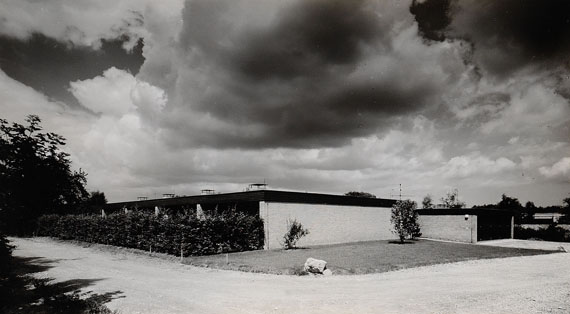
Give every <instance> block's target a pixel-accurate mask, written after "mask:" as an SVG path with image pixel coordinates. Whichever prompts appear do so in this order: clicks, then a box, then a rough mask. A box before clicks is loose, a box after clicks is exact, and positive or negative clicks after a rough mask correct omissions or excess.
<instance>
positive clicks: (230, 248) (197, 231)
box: [38, 211, 264, 256]
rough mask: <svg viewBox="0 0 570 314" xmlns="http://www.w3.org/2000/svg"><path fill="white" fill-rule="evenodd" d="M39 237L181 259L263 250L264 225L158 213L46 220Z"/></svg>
mask: <svg viewBox="0 0 570 314" xmlns="http://www.w3.org/2000/svg"><path fill="white" fill-rule="evenodd" d="M38 225H39V227H38V235H40V236H50V237H55V238H60V239H63V240H78V241H85V242H91V243H101V244H109V245H115V246H122V247H128V248H135V249H141V250H147V251H148V250H152V251H153V252H160V253H167V254H172V255H176V256H180V255H181V254H182V255H183V256H189V255H209V254H217V253H225V252H240V251H249V250H257V249H261V248H263V241H264V232H263V220H262V219H261V218H259V217H257V216H249V215H246V214H244V213H241V212H237V211H227V212H223V213H221V214H212V215H208V216H207V217H206V218H205V219H203V220H199V219H197V218H196V217H195V216H184V217H182V216H180V217H178V216H170V217H169V218H166V217H165V216H158V217H157V216H155V215H154V214H153V213H144V212H135V211H133V212H129V213H128V214H125V213H116V214H111V215H108V216H107V217H106V218H103V217H101V216H98V215H65V216H58V215H46V216H42V217H40V218H39V220H38Z"/></svg>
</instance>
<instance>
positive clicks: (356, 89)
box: [170, 0, 439, 148]
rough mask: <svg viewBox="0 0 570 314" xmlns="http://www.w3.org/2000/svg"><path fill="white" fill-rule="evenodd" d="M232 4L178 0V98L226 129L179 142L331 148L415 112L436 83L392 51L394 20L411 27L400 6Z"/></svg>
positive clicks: (318, 0) (320, 1)
mask: <svg viewBox="0 0 570 314" xmlns="http://www.w3.org/2000/svg"><path fill="white" fill-rule="evenodd" d="M245 2H246V3H248V2H247V1H245ZM234 3H235V2H232V1H191V2H189V3H187V5H186V9H185V12H184V23H185V24H184V28H183V31H182V34H181V36H180V47H181V49H182V51H183V54H184V55H185V61H186V62H187V63H186V66H187V67H188V70H189V71H190V72H189V74H187V76H186V77H187V78H188V79H187V81H186V82H184V83H180V82H179V84H181V85H182V86H188V90H185V91H183V92H182V93H183V94H184V96H182V98H183V99H184V103H185V106H187V104H189V106H191V107H192V109H193V110H197V111H198V112H201V113H202V114H206V115H208V116H211V117H214V118H216V119H218V120H221V121H222V123H223V124H224V125H225V126H227V125H235V126H236V127H235V128H234V129H233V130H231V131H228V130H227V129H223V131H222V129H221V128H220V129H216V128H213V129H212V131H209V132H205V131H203V132H200V134H196V133H195V132H194V133H193V134H192V137H191V138H190V137H186V138H185V139H179V140H181V141H184V140H193V141H194V142H197V143H198V144H200V145H206V146H210V145H212V146H216V147H250V148H251V147H278V146H284V147H322V146H339V145H343V144H346V143H347V142H349V141H350V140H351V139H352V138H354V137H359V136H368V135H371V134H373V133H376V132H381V131H382V130H385V129H386V128H388V127H389V126H390V125H391V123H393V122H394V121H393V120H395V119H397V118H398V117H399V116H400V115H404V114H406V113H411V112H417V111H420V110H421V109H422V108H423V107H425V106H426V105H427V103H428V99H429V98H430V97H431V96H433V95H434V94H435V93H436V91H437V89H438V88H439V87H438V86H436V85H437V83H434V82H432V80H431V79H432V77H427V76H426V75H423V74H420V75H418V74H417V73H415V71H416V70H417V69H416V68H414V66H413V65H410V64H409V63H411V62H408V61H407V60H406V59H405V58H404V57H401V56H399V55H398V52H395V51H394V48H393V40H394V37H395V36H397V35H398V32H394V30H393V28H394V27H395V25H396V24H397V23H401V22H402V20H403V19H404V20H405V21H406V22H407V23H409V27H412V23H411V18H410V15H409V13H408V12H407V8H406V7H405V6H404V7H403V10H401V11H399V12H398V13H396V14H395V15H391V14H394V12H390V11H388V10H386V11H387V12H384V11H382V10H381V9H379V7H382V6H386V4H385V3H381V2H376V1H330V0H326V1H325V0H313V1H293V2H283V3H279V4H278V6H280V7H279V8H278V9H275V8H272V9H274V10H273V11H271V9H270V10H267V9H265V10H264V9H263V8H258V7H257V5H266V3H263V1H258V2H255V1H250V2H249V3H248V5H249V7H250V9H251V11H248V14H253V18H252V17H251V16H248V14H243V13H242V11H240V4H243V3H244V2H239V3H236V4H235V5H234ZM285 3H286V4H285ZM246 11H247V10H246ZM395 11H397V10H395ZM252 12H253V13H252ZM398 14H400V15H398ZM250 19H252V20H250ZM406 19H408V20H406ZM421 48H423V47H421ZM381 57H385V59H384V60H381V61H378V60H376V59H377V58H381ZM414 58H415V57H414ZM382 62H385V63H386V64H387V65H386V64H384V65H383V66H384V68H381V66H379V63H382ZM400 63H401V64H400ZM378 69H379V70H378ZM202 76H203V78H202V79H199V77H202ZM201 80H204V81H205V82H204V81H201ZM435 81H437V80H435ZM192 85H201V86H203V88H196V89H193V86H192ZM176 123H177V122H171V125H175V124H176ZM247 126H252V128H251V129H249V128H247ZM243 129H247V130H245V131H244V130H243ZM252 129H253V131H252ZM176 130H177V132H180V133H187V132H184V131H183V130H181V129H180V127H176ZM170 140H172V139H170ZM179 145H183V144H179Z"/></svg>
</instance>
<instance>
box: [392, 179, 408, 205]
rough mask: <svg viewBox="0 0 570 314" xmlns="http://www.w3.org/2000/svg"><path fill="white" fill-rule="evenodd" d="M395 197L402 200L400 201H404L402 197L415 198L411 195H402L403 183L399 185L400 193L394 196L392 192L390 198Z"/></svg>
mask: <svg viewBox="0 0 570 314" xmlns="http://www.w3.org/2000/svg"><path fill="white" fill-rule="evenodd" d="M392 191H394V189H392ZM394 196H398V198H399V199H400V201H401V200H402V196H405V197H407V196H413V195H411V194H402V183H400V184H399V192H398V194H393V193H392V192H390V197H394Z"/></svg>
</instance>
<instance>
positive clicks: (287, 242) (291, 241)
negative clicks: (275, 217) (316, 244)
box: [283, 219, 309, 250]
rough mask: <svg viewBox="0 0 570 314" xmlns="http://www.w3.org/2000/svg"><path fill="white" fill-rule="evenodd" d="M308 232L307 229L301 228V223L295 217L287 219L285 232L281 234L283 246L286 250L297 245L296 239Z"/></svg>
mask: <svg viewBox="0 0 570 314" xmlns="http://www.w3.org/2000/svg"><path fill="white" fill-rule="evenodd" d="M308 234H309V230H307V229H306V228H303V225H302V224H301V223H300V222H298V221H297V220H296V219H293V220H292V221H289V220H288V221H287V232H286V233H285V235H283V248H284V249H286V250H289V249H294V248H296V247H297V241H299V240H300V239H301V238H302V237H304V236H306V235H308Z"/></svg>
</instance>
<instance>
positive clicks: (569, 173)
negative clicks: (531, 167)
mask: <svg viewBox="0 0 570 314" xmlns="http://www.w3.org/2000/svg"><path fill="white" fill-rule="evenodd" d="M539 170H540V173H541V174H542V175H543V176H545V177H547V178H549V179H552V178H560V179H563V180H565V181H570V157H564V158H562V159H560V160H559V161H558V162H556V163H555V164H554V165H552V167H540V169H539Z"/></svg>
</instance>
